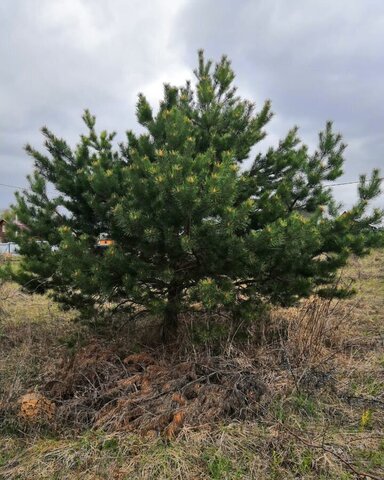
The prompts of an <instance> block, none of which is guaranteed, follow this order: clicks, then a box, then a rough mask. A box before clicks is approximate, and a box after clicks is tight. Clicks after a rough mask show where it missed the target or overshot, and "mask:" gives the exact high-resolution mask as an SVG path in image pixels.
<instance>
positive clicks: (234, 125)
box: [13, 52, 381, 338]
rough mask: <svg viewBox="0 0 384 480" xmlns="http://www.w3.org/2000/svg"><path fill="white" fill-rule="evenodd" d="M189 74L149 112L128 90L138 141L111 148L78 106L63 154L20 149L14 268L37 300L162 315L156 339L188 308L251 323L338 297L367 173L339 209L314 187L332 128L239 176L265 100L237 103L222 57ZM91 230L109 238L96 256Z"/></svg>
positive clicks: (289, 140) (333, 163)
mask: <svg viewBox="0 0 384 480" xmlns="http://www.w3.org/2000/svg"><path fill="white" fill-rule="evenodd" d="M194 73H195V76H196V84H195V86H194V87H193V86H192V84H191V83H190V82H187V83H186V85H185V86H184V87H181V88H178V87H174V86H171V85H165V86H164V98H163V100H162V101H161V102H160V106H159V109H158V111H157V112H154V111H153V110H152V108H151V106H150V105H149V103H148V101H147V100H146V98H145V97H144V96H143V95H141V94H140V95H139V97H138V102H137V112H136V113H137V119H138V122H139V123H140V125H141V126H142V127H144V129H145V133H141V134H135V133H134V132H132V131H128V132H127V142H126V143H124V144H122V145H120V146H119V147H116V146H115V145H114V133H111V134H110V133H107V132H105V131H103V132H101V133H97V132H96V130H95V117H93V116H92V115H91V114H90V113H89V112H88V111H86V112H85V114H84V116H83V119H84V122H85V124H86V126H87V129H88V131H87V134H85V135H82V136H81V138H80V141H79V143H78V145H77V146H76V148H75V149H72V148H71V147H70V146H69V145H68V144H67V143H66V142H65V141H64V140H63V139H60V138H58V137H56V136H55V135H54V134H53V133H52V132H51V131H50V130H48V129H47V128H43V130H42V132H43V135H44V137H45V147H46V150H47V154H42V153H40V152H39V151H37V150H35V149H34V148H32V147H31V146H29V145H28V146H27V147H26V151H27V152H28V154H30V155H31V156H32V157H33V158H34V165H35V169H34V172H33V174H32V175H31V176H30V178H29V182H30V189H29V190H25V191H24V192H23V193H17V194H16V196H17V203H16V205H14V206H13V209H14V212H15V213H17V216H18V218H19V220H20V221H21V222H22V223H23V224H25V225H26V226H27V227H28V230H23V231H19V232H18V235H17V242H18V244H19V246H20V253H21V255H22V260H21V265H20V269H19V270H18V271H17V272H13V276H14V278H15V280H17V281H18V282H19V283H20V284H21V285H23V287H24V289H25V290H27V291H30V292H39V293H44V292H49V293H50V294H51V295H52V296H53V297H54V298H55V299H56V300H58V301H59V302H61V303H62V305H63V306H66V307H75V308H78V309H79V310H80V311H81V312H82V314H83V316H85V315H93V314H94V312H95V311H100V310H103V311H106V310H108V309H115V310H118V309H126V310H128V311H130V312H134V311H137V309H142V308H144V309H146V310H148V311H150V312H153V313H155V314H161V315H163V316H164V336H165V338H170V337H172V336H174V335H175V333H176V331H177V322H178V315H179V314H180V312H182V311H184V310H185V309H188V307H189V305H190V304H191V303H192V302H195V301H199V302H201V303H202V304H203V305H204V306H205V307H206V308H207V309H216V308H223V309H226V310H227V311H228V312H231V314H232V315H233V316H234V317H236V316H237V317H239V316H241V318H244V317H245V316H246V315H249V316H250V318H252V315H253V312H254V311H255V308H258V307H259V306H260V305H261V304H263V303H266V302H272V303H275V304H281V305H292V304H294V303H295V302H296V301H297V300H298V299H300V298H302V297H306V296H308V295H310V294H312V293H317V294H319V295H332V296H335V295H344V294H346V293H347V292H346V291H345V290H343V289H341V288H335V287H334V286H333V281H334V278H335V275H336V272H337V269H338V268H339V267H342V266H343V265H345V263H346V261H347V259H348V256H349V255H350V254H351V253H354V254H357V255H364V254H366V253H367V252H368V249H369V247H370V246H371V245H372V242H373V240H374V238H373V235H372V233H371V230H370V225H372V224H377V223H378V222H379V221H380V219H381V212H380V211H378V210H374V211H373V212H371V213H368V202H369V200H371V199H372V198H374V197H375V196H377V195H378V194H379V190H380V179H379V173H378V171H376V170H375V171H374V172H373V174H372V176H371V178H370V179H369V180H368V179H367V178H366V176H365V175H363V176H361V178H360V186H359V200H358V201H357V203H356V205H355V206H354V207H353V208H351V209H350V210H348V211H346V212H344V213H341V207H340V206H338V205H336V203H335V201H334V199H333V197H332V191H331V189H330V188H328V187H327V186H326V185H327V183H329V182H330V181H333V180H335V179H337V178H338V177H339V176H340V175H341V174H342V173H343V170H342V168H343V163H344V157H343V155H344V150H345V145H344V144H343V143H342V138H341V136H340V135H339V134H336V133H334V132H333V129H332V124H331V123H327V125H326V127H325V130H324V131H323V132H322V133H320V135H319V146H318V149H317V150H316V151H315V152H312V153H311V152H309V150H308V148H307V146H305V145H303V144H302V143H301V141H300V139H299V137H298V131H297V128H293V129H292V130H291V131H289V132H288V134H287V136H286V137H285V138H284V139H283V140H282V141H281V142H280V143H279V145H278V146H277V147H276V148H270V149H269V150H268V151H267V152H266V153H265V154H258V155H257V156H256V158H255V159H254V161H253V163H252V165H251V166H250V168H245V167H244V165H242V162H243V161H244V160H246V159H248V158H249V155H250V152H251V150H252V148H253V147H254V146H255V145H256V144H257V143H258V142H260V141H261V140H262V139H263V138H264V137H265V135H266V133H265V130H264V127H265V126H266V124H267V123H268V121H269V120H270V119H271V116H272V114H271V109H270V102H269V101H267V102H266V103H265V104H264V105H263V106H262V108H261V109H260V111H256V110H255V106H254V105H253V104H252V103H251V102H249V101H248V100H244V99H242V98H240V97H239V96H238V95H237V92H236V88H235V86H234V84H233V81H234V77H235V75H234V72H233V70H232V68H231V64H230V62H229V60H228V59H227V58H226V57H222V59H221V60H220V61H219V62H218V63H217V64H216V65H213V64H212V63H211V62H210V61H206V60H205V59H204V55H203V53H202V52H199V63H198V68H197V70H196V71H195V72H194ZM52 187H53V188H52ZM51 192H53V193H51ZM13 232H14V234H15V233H16V227H14V228H13ZM101 235H104V236H107V238H108V239H110V240H111V242H110V245H109V246H108V247H107V248H104V249H103V250H102V249H101V248H100V246H99V245H98V244H99V239H100V236H101Z"/></svg>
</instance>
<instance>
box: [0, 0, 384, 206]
mask: <svg viewBox="0 0 384 480" xmlns="http://www.w3.org/2000/svg"><path fill="white" fill-rule="evenodd" d="M383 45H384V1H383V0H337V1H335V0H333V1H330V0H290V1H287V0H147V1H145V2H144V1H138V0H109V1H108V2H106V1H104V0H1V1H0V59H1V61H0V183H2V184H8V185H16V186H22V187H23V186H25V185H26V180H25V176H26V175H27V174H28V173H30V172H31V170H32V160H31V159H30V158H29V157H28V156H26V155H25V153H24V152H23V145H25V143H27V142H29V143H32V144H33V145H34V146H35V147H40V146H41V144H42V137H41V134H40V132H39V129H40V128H41V127H42V126H43V125H47V126H48V127H49V128H50V129H51V130H52V131H54V132H55V133H56V134H58V135H59V136H62V137H64V138H66V139H67V140H68V141H69V142H70V143H71V144H72V145H74V144H75V143H76V141H77V138H78V135H79V134H80V133H81V132H82V131H83V130H84V129H83V126H82V122H81V119H80V117H81V114H82V111H83V110H84V108H89V109H90V110H91V111H92V113H94V114H95V115H96V116H97V119H98V126H99V128H100V129H107V130H116V131H117V132H118V135H119V136H118V138H119V139H122V138H123V135H124V132H125V130H127V129H129V128H133V129H135V128H136V122H135V117H134V110H135V101H136V96H137V93H138V92H144V93H145V94H146V95H147V97H148V98H149V99H150V101H151V102H152V103H154V104H155V103H156V102H157V101H158V99H159V98H160V96H161V92H162V84H163V83H164V82H170V83H173V84H176V85H179V84H182V83H184V81H185V80H186V79H187V78H193V75H192V70H193V68H194V67H195V65H196V52H197V49H198V48H204V49H205V51H206V54H207V56H209V57H211V58H213V59H218V58H219V57H220V56H221V55H222V54H223V53H226V54H227V55H228V56H229V57H230V58H231V59H232V63H233V66H234V69H235V71H236V74H237V85H238V87H239V91H240V93H241V94H243V95H244V96H246V97H248V98H250V99H252V100H254V101H255V102H256V104H258V105H261V103H262V101H263V100H264V99H266V98H270V99H271V100H272V105H273V111H274V112H275V117H274V119H273V121H272V122H271V124H270V127H269V136H268V137H267V139H266V140H265V141H264V142H265V144H264V145H263V146H261V148H263V149H264V148H265V146H266V145H269V144H276V142H277V140H278V138H279V137H281V136H282V135H284V134H285V133H286V131H287V130H288V129H289V128H290V127H292V126H293V125H299V126H300V130H301V135H302V138H303V140H304V141H305V142H306V143H308V144H309V145H310V146H314V145H315V144H316V139H317V133H318V131H319V130H321V129H322V128H323V126H324V124H325V122H326V120H328V119H332V120H333V121H334V123H335V126H336V128H337V129H338V130H339V131H341V132H342V133H343V135H344V138H345V140H346V142H347V143H348V145H349V147H348V150H347V153H346V157H347V162H346V166H345V175H344V177H343V180H344V181H353V180H356V179H358V175H359V173H361V172H366V171H369V170H370V169H372V168H374V167H379V168H380V167H381V166H382V165H383V160H384V107H383V99H384V54H383ZM383 170H384V169H383ZM383 174H384V172H383ZM355 191H356V185H347V186H341V187H335V193H337V197H338V198H339V199H341V200H343V201H344V202H345V203H346V204H347V205H349V204H351V202H352V201H353V198H354V195H355ZM12 199H13V189H12V188H8V187H6V186H2V185H0V209H2V208H5V207H7V206H8V205H9V203H10V202H12ZM378 204H379V205H380V206H383V207H384V195H382V196H381V198H380V199H379V200H378Z"/></svg>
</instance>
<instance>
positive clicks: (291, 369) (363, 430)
mask: <svg viewBox="0 0 384 480" xmlns="http://www.w3.org/2000/svg"><path fill="white" fill-rule="evenodd" d="M342 277H343V279H344V281H347V282H350V281H352V282H354V285H355V287H356V289H357V291H358V294H357V296H356V297H354V298H352V299H350V300H345V301H339V302H337V301H332V302H330V301H325V300H319V299H315V298H312V299H309V300H307V301H305V302H303V303H302V304H301V305H300V306H299V307H298V308H292V309H288V310H284V309H275V310H273V311H272V312H271V313H270V316H269V317H268V318H265V319H264V324H265V327H264V328H262V329H260V328H253V327H251V328H250V330H249V332H248V333H249V336H248V339H247V340H246V341H245V342H243V343H241V344H240V343H239V341H237V340H236V341H235V340H234V338H235V335H234V334H233V331H232V332H231V331H228V332H227V331H225V329H224V330H223V327H224V326H225V322H224V321H223V318H220V317H215V318H213V319H212V318H204V319H203V325H202V326H201V330H200V331H203V333H204V335H205V336H201V335H200V337H199V338H198V340H197V343H196V336H195V332H196V325H194V324H193V322H196V316H189V317H185V319H184V320H185V322H184V323H185V325H184V329H183V341H182V342H180V343H179V344H178V345H177V346H174V347H173V348H170V349H168V350H167V349H164V348H162V347H159V346H157V347H156V346H155V343H156V342H155V341H154V342H152V344H153V346H152V347H151V348H149V347H143V346H141V344H142V341H143V338H142V337H140V335H139V334H138V333H137V332H138V331H139V330H140V328H139V327H137V328H136V327H135V326H133V327H130V328H129V329H123V330H121V331H120V332H119V335H118V338H112V339H111V338H109V339H108V338H107V337H106V336H105V335H104V337H100V336H96V335H95V334H92V333H91V332H88V331H86V330H84V329H83V328H82V327H80V326H79V325H76V324H74V323H73V322H72V321H71V315H64V314H63V313H61V312H60V311H59V310H58V309H57V307H56V306H55V305H53V304H51V303H50V302H49V301H48V300H47V299H45V298H42V297H32V298H31V297H25V296H24V295H22V294H21V293H20V292H19V290H18V289H17V288H15V287H14V286H10V285H7V286H6V287H5V288H6V289H8V290H7V294H6V295H5V296H4V297H3V298H4V300H3V308H4V314H3V316H2V318H1V320H0V348H1V350H0V378H1V380H0V429H1V430H2V432H3V433H2V434H1V435H2V436H1V438H0V439H1V440H2V444H1V446H0V478H9V479H16V478H18V479H27V478H28V479H29V478H33V477H35V478H41V479H45V478H46V479H48V478H49V479H55V478H60V479H67V478H68V479H70V478H71V479H77V478H78V479H80V478H81V479H97V478H100V479H101V478H116V479H154V478H159V479H168V478H180V479H203V478H204V479H226V478H228V479H230V478H231V479H232V478H233V479H253V478H254V479H279V478H287V479H291V478H292V479H293V478H302V479H328V478H329V479H353V478H373V479H375V478H376V479H378V478H384V437H383V433H382V432H383V429H384V396H383V392H384V373H383V371H384V348H383V346H384V344H383V341H384V339H383V331H384V315H383V314H382V312H383V307H384V252H383V251H375V252H373V253H372V255H371V256H370V257H368V258H366V259H364V260H353V261H352V262H351V264H350V266H349V267H348V269H346V270H345V271H344V272H342ZM146 321H147V325H146V327H145V329H148V326H149V324H150V323H151V321H150V319H147V320H146ZM152 325H154V323H153V322H152ZM192 327H193V328H192ZM197 327H198V326H197ZM132 328H133V330H132ZM153 330H154V329H153ZM223 331H224V334H223V335H222V334H221V333H222V332H223ZM260 331H262V332H263V335H260ZM206 332H208V333H209V335H211V338H210V337H209V335H208V336H207V334H206ZM217 332H219V335H216V334H217ZM133 333H134V334H135V336H134V337H132V335H133ZM215 335H216V336H215ZM201 338H203V341H201ZM153 340H156V339H155V338H154V339H153ZM192 340H194V342H192ZM32 392H33V393H34V394H35V395H37V396H38V398H40V399H43V400H42V401H43V403H44V404H45V402H53V403H54V405H55V417H54V420H52V419H50V418H49V416H48V417H47V416H45V417H44V415H42V418H41V422H40V423H39V422H37V424H36V422H34V423H33V424H32V423H31V422H28V420H27V419H23V418H21V417H20V415H19V413H20V403H18V400H19V399H20V398H21V397H22V395H25V394H30V393H32ZM1 475H3V477H2V476H1Z"/></svg>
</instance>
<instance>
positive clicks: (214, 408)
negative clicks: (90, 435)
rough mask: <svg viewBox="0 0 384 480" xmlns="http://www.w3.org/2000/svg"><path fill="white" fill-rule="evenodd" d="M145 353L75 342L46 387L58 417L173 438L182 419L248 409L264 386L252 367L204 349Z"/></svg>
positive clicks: (197, 421) (204, 420) (250, 412)
mask: <svg viewBox="0 0 384 480" xmlns="http://www.w3.org/2000/svg"><path fill="white" fill-rule="evenodd" d="M166 358H167V357H166V356H163V357H160V355H156V354H153V355H150V354H149V353H139V354H132V355H129V356H127V357H125V358H122V357H120V356H119V355H118V354H117V353H116V352H113V351H112V350H110V349H108V348H103V347H102V346H100V345H97V344H94V345H89V346H88V347H85V348H83V349H81V350H80V351H79V352H78V353H77V354H76V355H75V356H74V357H73V358H72V360H71V361H70V362H67V364H66V365H62V366H61V368H60V377H58V378H56V379H55V380H53V379H52V380H50V381H49V382H47V384H46V386H45V391H44V394H45V395H47V397H49V398H51V399H52V400H53V401H55V403H56V404H57V405H58V408H57V419H58V420H59V422H60V420H61V421H64V423H65V424H66V425H67V426H68V423H72V425H73V426H75V427H76V426H77V427H81V426H85V425H86V426H87V427H89V426H93V427H95V428H99V429H102V430H105V431H119V430H126V431H136V432H140V433H141V434H144V435H149V436H158V435H163V436H165V437H166V438H172V437H174V436H175V435H177V433H178V432H179V430H180V428H181V427H182V426H183V425H188V426H196V425H201V424H209V423H211V422H213V421H217V420H220V419H224V418H236V419H246V418H252V417H254V416H255V415H256V414H257V412H258V405H259V402H260V400H261V398H262V396H263V395H264V393H265V386H264V385H263V384H262V382H261V381H260V379H259V375H258V372H257V370H256V369H255V368H250V367H248V368H244V366H243V365H242V362H241V361H240V360H238V361H237V360H236V359H231V360H226V359H225V358H221V357H213V358H212V357H207V358H206V359H204V358H202V359H199V361H191V360H186V361H180V360H179V361H176V360H175V361H172V360H169V358H168V360H167V359H166Z"/></svg>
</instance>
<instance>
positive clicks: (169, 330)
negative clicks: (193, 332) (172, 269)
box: [162, 286, 180, 343]
mask: <svg viewBox="0 0 384 480" xmlns="http://www.w3.org/2000/svg"><path fill="white" fill-rule="evenodd" d="M167 300H168V302H167V306H166V307H165V312H164V323H163V334H162V339H163V342H164V343H170V342H173V341H175V340H176V338H177V330H178V326H179V318H178V317H179V308H180V304H179V302H180V291H179V289H177V288H176V287H172V286H171V287H170V288H169V290H168V299H167Z"/></svg>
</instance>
